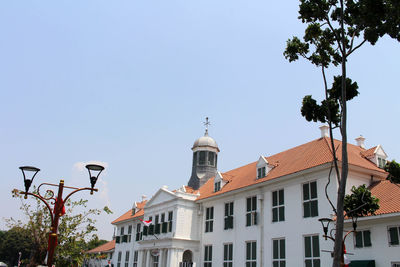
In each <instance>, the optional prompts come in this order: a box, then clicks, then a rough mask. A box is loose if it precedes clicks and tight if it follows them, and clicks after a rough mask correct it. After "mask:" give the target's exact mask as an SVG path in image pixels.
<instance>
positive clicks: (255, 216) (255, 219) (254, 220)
mask: <svg viewBox="0 0 400 267" xmlns="http://www.w3.org/2000/svg"><path fill="white" fill-rule="evenodd" d="M253 222H254V225H257V212H256V211H255V212H253Z"/></svg>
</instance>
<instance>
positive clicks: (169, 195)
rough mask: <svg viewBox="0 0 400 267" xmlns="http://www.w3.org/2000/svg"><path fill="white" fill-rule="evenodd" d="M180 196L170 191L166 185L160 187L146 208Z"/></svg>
mask: <svg viewBox="0 0 400 267" xmlns="http://www.w3.org/2000/svg"><path fill="white" fill-rule="evenodd" d="M177 198H178V197H177V196H176V195H175V194H174V192H171V191H169V190H168V189H167V188H166V187H162V188H160V189H159V190H158V191H157V193H155V194H154V196H153V197H152V198H151V199H150V200H149V201H148V202H147V203H146V206H145V207H146V208H149V207H151V206H154V205H157V204H161V203H164V202H167V201H170V200H174V199H177Z"/></svg>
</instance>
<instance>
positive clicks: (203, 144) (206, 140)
mask: <svg viewBox="0 0 400 267" xmlns="http://www.w3.org/2000/svg"><path fill="white" fill-rule="evenodd" d="M199 148H209V149H213V148H214V149H215V150H216V152H219V148H218V145H217V142H215V140H214V139H213V138H212V137H210V136H209V135H208V130H206V133H205V134H204V136H202V137H200V138H199V139H197V140H196V141H194V143H193V147H192V150H193V151H195V150H197V149H199Z"/></svg>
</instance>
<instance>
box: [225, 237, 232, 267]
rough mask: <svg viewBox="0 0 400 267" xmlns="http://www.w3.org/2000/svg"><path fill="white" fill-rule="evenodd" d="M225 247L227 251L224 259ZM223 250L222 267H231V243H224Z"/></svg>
mask: <svg viewBox="0 0 400 267" xmlns="http://www.w3.org/2000/svg"><path fill="white" fill-rule="evenodd" d="M225 247H226V249H227V250H226V251H227V255H226V258H225ZM223 248H224V249H223V267H233V243H225V244H224V247H223Z"/></svg>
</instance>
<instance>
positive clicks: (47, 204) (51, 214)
mask: <svg viewBox="0 0 400 267" xmlns="http://www.w3.org/2000/svg"><path fill="white" fill-rule="evenodd" d="M18 192H19V193H21V194H25V195H30V196H34V197H36V198H38V199H40V200H41V201H42V202H43V203H44V204H45V205H46V207H47V209H48V210H49V213H50V218H51V224H53V221H54V218H53V211H52V210H51V207H50V205H49V203H47V201H46V199H45V198H43V197H42V196H40V195H36V194H33V193H29V192H24V191H20V190H18Z"/></svg>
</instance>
